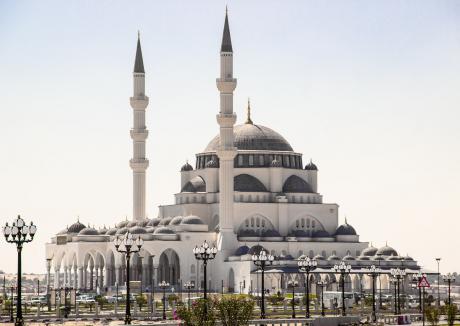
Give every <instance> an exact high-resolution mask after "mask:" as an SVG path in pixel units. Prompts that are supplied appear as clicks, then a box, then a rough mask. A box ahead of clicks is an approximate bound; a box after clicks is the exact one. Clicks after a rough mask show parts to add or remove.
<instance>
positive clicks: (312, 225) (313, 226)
mask: <svg viewBox="0 0 460 326" xmlns="http://www.w3.org/2000/svg"><path fill="white" fill-rule="evenodd" d="M315 224H316V223H315V221H311V227H312V228H313V229H314V228H315V226H316V225H315Z"/></svg>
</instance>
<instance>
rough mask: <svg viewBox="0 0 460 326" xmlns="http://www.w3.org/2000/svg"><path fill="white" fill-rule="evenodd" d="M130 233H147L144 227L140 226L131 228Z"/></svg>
mask: <svg viewBox="0 0 460 326" xmlns="http://www.w3.org/2000/svg"><path fill="white" fill-rule="evenodd" d="M129 233H131V234H144V233H147V231H145V229H144V228H143V227H140V226H137V225H136V226H133V227H132V228H130V229H129Z"/></svg>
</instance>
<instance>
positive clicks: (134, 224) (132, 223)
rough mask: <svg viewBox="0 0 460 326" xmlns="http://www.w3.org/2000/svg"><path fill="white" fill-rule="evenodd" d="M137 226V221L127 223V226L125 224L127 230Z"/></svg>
mask: <svg viewBox="0 0 460 326" xmlns="http://www.w3.org/2000/svg"><path fill="white" fill-rule="evenodd" d="M136 225H137V221H129V222H128V224H126V227H127V228H132V227H133V226H136Z"/></svg>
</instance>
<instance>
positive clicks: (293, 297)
mask: <svg viewBox="0 0 460 326" xmlns="http://www.w3.org/2000/svg"><path fill="white" fill-rule="evenodd" d="M298 285H299V283H297V282H296V281H294V280H292V281H289V282H288V288H291V289H292V301H291V306H292V316H291V317H292V318H295V301H294V300H295V287H296V286H298Z"/></svg>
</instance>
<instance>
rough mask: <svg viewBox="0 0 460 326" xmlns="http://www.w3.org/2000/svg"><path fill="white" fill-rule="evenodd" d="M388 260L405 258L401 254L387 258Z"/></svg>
mask: <svg viewBox="0 0 460 326" xmlns="http://www.w3.org/2000/svg"><path fill="white" fill-rule="evenodd" d="M387 260H404V258H402V257H400V256H390V257H388V258H387Z"/></svg>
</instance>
